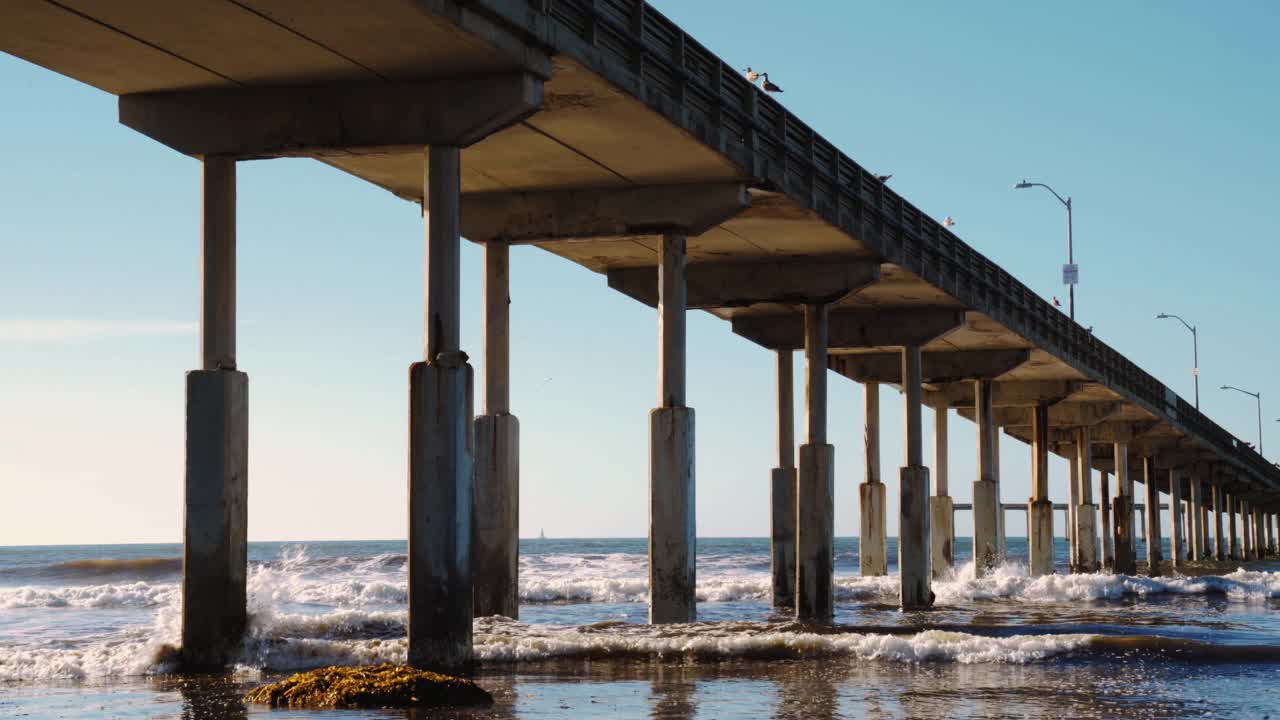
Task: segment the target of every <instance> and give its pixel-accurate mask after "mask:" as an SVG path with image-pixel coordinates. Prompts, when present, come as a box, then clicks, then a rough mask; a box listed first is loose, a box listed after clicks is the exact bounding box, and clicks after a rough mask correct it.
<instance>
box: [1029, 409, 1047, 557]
mask: <svg viewBox="0 0 1280 720" xmlns="http://www.w3.org/2000/svg"><path fill="white" fill-rule="evenodd" d="M1027 532H1028V536H1027V539H1028V543H1029V545H1030V559H1029V563H1028V564H1029V566H1030V571H1031V576H1032V577H1035V576H1037V575H1049V574H1051V573H1053V503H1052V502H1050V500H1049V406H1048V405H1043V404H1042V405H1037V406H1036V407H1035V410H1034V412H1033V413H1032V416H1031V499H1030V500H1028V501H1027Z"/></svg>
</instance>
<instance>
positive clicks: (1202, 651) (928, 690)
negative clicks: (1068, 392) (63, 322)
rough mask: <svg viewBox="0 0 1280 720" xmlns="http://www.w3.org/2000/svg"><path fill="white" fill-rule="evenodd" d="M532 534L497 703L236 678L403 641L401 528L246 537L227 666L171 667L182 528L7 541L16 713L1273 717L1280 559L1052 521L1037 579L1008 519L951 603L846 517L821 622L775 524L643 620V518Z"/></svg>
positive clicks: (8, 664)
mask: <svg viewBox="0 0 1280 720" xmlns="http://www.w3.org/2000/svg"><path fill="white" fill-rule="evenodd" d="M520 549H521V557H520V597H521V606H520V618H519V620H518V621H516V620H510V619H505V618H481V619H477V620H476V623H475V651H476V657H477V658H478V659H479V661H480V666H479V669H478V671H477V676H476V677H477V680H478V682H480V684H481V685H483V686H484V687H486V688H487V689H489V690H490V691H492V692H493V693H494V694H495V697H496V698H497V703H496V705H495V706H493V707H491V708H486V709H483V710H455V711H430V712H424V711H417V712H416V713H415V712H412V711H377V712H373V713H370V712H366V711H362V712H337V711H323V712H303V711H292V710H290V711H279V710H277V711H270V710H268V709H266V708H263V707H259V706H252V705H246V704H245V703H244V702H243V701H242V700H241V698H242V696H243V693H244V692H245V690H246V689H247V688H250V687H252V686H254V685H256V684H258V683H261V682H265V681H269V680H272V679H276V678H278V677H279V676H281V675H282V674H286V673H288V672H291V671H295V670H298V669H304V668H311V667H317V666H321V665H327V664H357V663H374V662H384V661H390V662H400V661H403V660H404V658H405V637H404V636H405V602H406V588H405V543H404V541H387V542H371V541H362V542H287V543H280V542H270V543H251V544H250V547H249V559H250V565H251V567H250V577H249V606H250V613H251V621H250V625H251V627H250V630H249V633H248V636H247V637H246V639H245V643H244V649H243V652H242V655H241V657H240V658H239V663H238V665H237V666H236V668H235V671H234V672H232V673H230V674H228V675H225V676H213V677H208V676H182V675H175V674H173V673H172V671H173V669H174V668H173V665H172V652H171V650H170V647H171V646H172V645H173V644H176V642H177V639H178V619H179V603H180V598H181V583H180V572H181V561H180V560H179V554H180V547H179V546H177V545H77V546H57V547H7V548H0V717H26V718H45V717H67V718H91V719H97V718H210V719H217V720H224V719H227V718H247V717H264V718H265V717H270V718H273V719H282V718H317V717H350V718H356V717H359V718H369V717H375V718H425V717H447V718H562V717H563V718H595V717H619V718H1060V717H1071V718H1095V717H1097V718H1104V717H1105V718H1183V717H1224V718H1265V717H1276V718H1280V683H1278V682H1277V680H1278V679H1280V613H1278V612H1277V611H1278V610H1280V599H1277V598H1280V572H1277V571H1280V564H1277V563H1266V562H1264V563H1253V564H1250V565H1249V566H1247V567H1246V568H1245V569H1240V570H1235V571H1232V572H1225V574H1220V575H1212V574H1205V575H1198V576H1194V575H1193V576H1176V577H1166V578H1154V579H1153V578H1146V577H1132V576H1117V575H1111V574H1092V575H1067V574H1065V572H1066V567H1065V563H1066V550H1067V548H1066V544H1065V542H1064V541H1062V540H1059V541H1058V544H1057V548H1056V549H1057V561H1058V565H1059V568H1058V571H1059V573H1061V574H1057V575H1052V576H1047V577H1041V578H1035V579H1031V578H1028V577H1027V576H1026V566H1025V560H1023V561H1021V562H1020V561H1019V559H1020V558H1025V557H1026V542H1025V540H1022V539H1018V538H1011V539H1010V541H1009V556H1010V562H1009V563H1008V564H1006V565H1004V566H1002V567H1001V568H1000V569H999V570H998V571H997V572H995V573H994V574H992V575H990V576H988V577H984V578H982V579H980V580H975V579H974V578H973V571H972V565H971V564H969V563H968V562H967V561H968V556H969V549H968V541H967V539H964V538H958V539H957V548H956V553H957V561H958V567H957V569H956V570H955V572H954V574H953V575H952V576H950V577H948V578H946V579H944V580H941V581H935V583H934V592H935V593H936V594H937V607H936V608H935V609H933V610H930V611H927V612H911V613H904V612H902V611H900V610H899V609H898V608H897V607H896V606H895V603H896V594H897V585H896V582H897V579H896V577H895V576H894V572H895V571H894V569H893V568H892V567H891V569H890V576H889V577H884V578H862V577H860V576H858V569H857V562H858V556H857V540H856V539H849V538H840V539H837V542H836V609H837V612H836V618H835V623H834V624H833V625H828V626H805V625H800V624H797V623H795V622H794V621H793V620H792V619H791V618H789V617H786V616H785V615H777V614H775V613H774V611H773V609H772V607H771V604H770V599H769V543H768V540H767V539H764V538H702V539H699V540H698V621H699V622H697V623H695V624H691V625H678V626H662V627H650V626H647V625H645V624H644V623H645V619H646V605H645V595H646V591H647V582H646V577H647V561H646V542H645V540H644V539H642V538H640V539H594V540H593V539H533V540H523V541H521V548H520ZM1166 552H1167V551H1166ZM889 555H890V558H891V559H892V558H894V557H896V546H895V545H894V541H893V540H892V539H890V547H889ZM1141 556H1142V555H1141V550H1140V555H1139V557H1141ZM1166 556H1167V555H1166ZM891 562H892V561H891Z"/></svg>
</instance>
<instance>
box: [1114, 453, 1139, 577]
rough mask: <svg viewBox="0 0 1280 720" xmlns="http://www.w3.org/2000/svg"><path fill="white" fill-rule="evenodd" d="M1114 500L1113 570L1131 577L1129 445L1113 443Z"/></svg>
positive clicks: (1133, 560) (1134, 568)
mask: <svg viewBox="0 0 1280 720" xmlns="http://www.w3.org/2000/svg"><path fill="white" fill-rule="evenodd" d="M1113 452H1114V457H1115V469H1116V499H1115V503H1114V506H1115V507H1114V512H1113V516H1114V518H1113V519H1114V521H1115V562H1114V568H1113V569H1114V570H1115V572H1117V573H1119V574H1121V575H1133V574H1135V573H1136V572H1137V558H1136V557H1135V555H1136V553H1135V552H1134V547H1135V546H1134V541H1133V478H1132V477H1131V476H1130V475H1129V445H1128V444H1127V443H1115V445H1114V449H1113Z"/></svg>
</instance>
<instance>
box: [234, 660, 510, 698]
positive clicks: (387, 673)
mask: <svg viewBox="0 0 1280 720" xmlns="http://www.w3.org/2000/svg"><path fill="white" fill-rule="evenodd" d="M245 699H247V700H248V701H249V702H253V703H262V704H265V705H270V706H272V707H290V708H393V707H394V708H402V707H414V706H436V707H439V706H457V705H490V704H492V703H493V696H492V695H490V694H489V693H488V692H486V691H485V690H484V689H483V688H481V687H480V686H479V685H476V684H475V683H473V682H471V681H470V680H464V679H462V678H457V677H453V676H451V675H441V674H439V673H433V672H427V671H425V670H417V669H414V668H411V667H409V666H407V665H390V664H387V665H364V666H359V667H325V668H319V669H316V670H308V671H307V672H301V673H297V674H295V675H291V676H289V677H287V678H285V679H284V680H281V681H280V682H275V683H271V684H270V685H263V686H262V687H258V688H254V689H253V690H251V691H250V692H249V694H248V695H247V696H246V697H245Z"/></svg>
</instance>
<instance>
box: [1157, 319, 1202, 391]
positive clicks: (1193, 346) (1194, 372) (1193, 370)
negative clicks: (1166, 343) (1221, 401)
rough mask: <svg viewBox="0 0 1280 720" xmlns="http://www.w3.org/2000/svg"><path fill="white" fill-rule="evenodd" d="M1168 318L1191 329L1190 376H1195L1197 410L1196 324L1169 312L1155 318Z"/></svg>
mask: <svg viewBox="0 0 1280 720" xmlns="http://www.w3.org/2000/svg"><path fill="white" fill-rule="evenodd" d="M1169 318H1173V319H1174V320H1177V321H1178V322H1180V323H1182V324H1183V325H1184V326H1186V328H1187V329H1188V330H1190V331H1191V362H1192V366H1191V376H1192V377H1193V378H1195V381H1196V409H1197V410H1199V409H1200V340H1199V338H1198V337H1197V334H1196V326H1195V325H1192V324H1191V323H1189V322H1187V321H1186V320H1183V319H1182V318H1180V317H1178V316H1177V315H1172V314H1170V313H1160V314H1159V315H1157V316H1156V319H1157V320H1167V319H1169Z"/></svg>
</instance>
